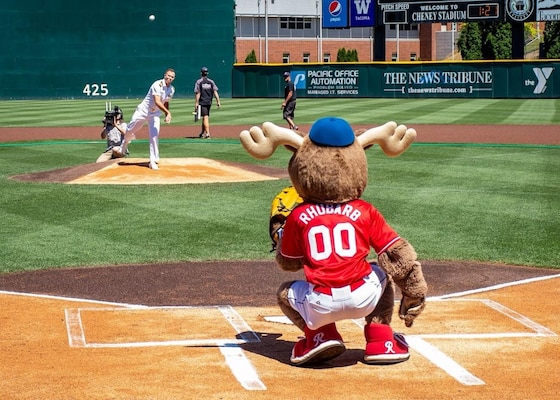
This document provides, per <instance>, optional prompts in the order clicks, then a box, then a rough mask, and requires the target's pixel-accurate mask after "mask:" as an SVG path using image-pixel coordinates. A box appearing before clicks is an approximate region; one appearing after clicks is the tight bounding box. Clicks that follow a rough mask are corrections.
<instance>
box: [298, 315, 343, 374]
mask: <svg viewBox="0 0 560 400" xmlns="http://www.w3.org/2000/svg"><path fill="white" fill-rule="evenodd" d="M345 350H346V347H345V346H344V342H343V341H342V337H341V336H340V334H339V333H338V331H337V330H336V326H335V324H334V323H333V324H328V325H325V326H322V327H320V328H319V329H317V330H312V329H309V328H307V327H305V337H304V338H302V339H301V340H299V341H298V342H297V343H296V344H295V345H294V348H293V350H292V356H291V357H290V361H291V362H292V364H295V365H303V364H317V363H320V362H324V361H328V360H332V359H333V358H335V357H338V356H339V355H341V354H342V353H344V351H345Z"/></svg>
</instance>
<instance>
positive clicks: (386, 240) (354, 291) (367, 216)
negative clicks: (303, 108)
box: [240, 117, 427, 365]
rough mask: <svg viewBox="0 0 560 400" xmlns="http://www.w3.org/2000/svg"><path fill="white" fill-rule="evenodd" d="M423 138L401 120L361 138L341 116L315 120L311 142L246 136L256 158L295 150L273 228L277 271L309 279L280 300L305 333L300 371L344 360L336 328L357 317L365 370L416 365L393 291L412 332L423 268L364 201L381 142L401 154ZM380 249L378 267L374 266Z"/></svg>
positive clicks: (267, 133)
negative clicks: (398, 326) (369, 155)
mask: <svg viewBox="0 0 560 400" xmlns="http://www.w3.org/2000/svg"><path fill="white" fill-rule="evenodd" d="M415 137H416V131H415V130H414V129H407V128H406V127H405V126H402V125H401V126H397V124H396V123H394V122H388V123H386V124H385V125H383V126H379V127H376V128H372V129H369V130H367V131H365V132H363V133H362V134H360V135H358V136H356V134H355V133H354V131H353V130H352V128H351V126H350V125H349V124H348V123H347V122H346V121H344V120H343V119H340V118H335V117H328V118H322V119H320V120H318V121H316V122H315V123H314V124H313V126H312V127H311V130H310V132H309V134H308V135H307V136H300V135H299V134H298V133H296V132H294V131H291V130H289V129H286V128H282V127H279V126H276V125H274V124H272V123H269V122H265V123H264V124H263V126H262V129H261V128H260V127H256V126H255V127H252V128H251V130H250V131H243V132H241V134H240V140H241V143H242V144H243V146H244V147H245V149H246V150H247V152H248V153H249V154H251V155H252V156H254V157H255V158H258V159H265V158H267V157H270V156H271V155H272V154H273V153H274V151H275V149H276V148H277V147H278V146H281V145H283V146H285V147H286V148H287V149H289V150H291V151H292V152H293V155H292V157H291V159H290V161H289V164H288V171H289V175H290V179H291V182H292V185H293V188H286V189H284V190H283V191H282V192H281V193H280V194H279V195H278V196H277V197H276V198H275V199H274V201H273V205H272V213H271V220H270V225H269V228H270V236H271V239H272V240H273V249H274V250H275V251H276V262H277V264H278V266H279V267H280V268H281V269H283V270H286V271H298V270H300V269H303V271H304V273H305V280H294V281H289V282H284V283H283V284H282V285H281V286H280V288H279V289H278V292H277V298H278V304H279V306H280V309H281V310H282V312H283V313H284V314H285V315H286V316H287V317H288V318H289V319H290V320H291V321H292V322H293V323H294V324H295V325H296V326H297V327H298V328H300V329H301V330H302V332H303V333H304V335H305V336H304V337H303V338H302V339H301V340H299V341H298V342H296V343H295V345H294V347H293V350H292V354H291V357H290V360H291V362H292V363H293V364H295V365H308V364H317V363H321V362H326V361H328V360H330V359H333V358H335V357H337V356H338V355H340V354H342V353H343V352H344V351H345V349H346V347H345V345H344V340H343V338H342V337H341V335H340V333H339V332H338V330H337V328H336V322H337V321H340V320H345V319H358V318H364V337H365V350H364V355H363V360H364V362H365V363H367V364H394V363H399V362H402V361H406V360H408V358H409V357H410V354H409V352H408V345H407V343H406V340H405V338H404V336H403V335H402V334H399V333H395V332H393V329H392V327H391V322H392V321H391V319H392V315H393V308H394V284H396V285H397V286H399V288H400V289H401V292H402V298H401V301H400V306H399V317H400V318H401V319H402V320H403V321H404V324H405V326H406V327H409V328H410V327H411V326H412V324H413V322H414V319H415V318H416V317H417V316H418V315H419V314H420V313H421V312H422V311H423V310H424V307H425V297H426V293H427V285H426V282H425V280H424V276H423V273H422V266H421V264H420V263H419V262H418V261H417V255H416V252H415V250H414V248H413V247H412V245H411V244H410V243H409V242H408V241H407V240H406V239H404V238H402V237H400V236H399V235H398V234H397V232H395V230H394V229H393V228H392V227H391V226H390V225H389V224H388V223H387V222H386V220H385V218H384V217H383V215H382V214H381V213H380V212H379V211H378V210H377V209H376V208H375V207H374V206H373V205H372V204H370V203H368V202H366V201H365V200H362V199H361V195H362V193H363V191H364V189H365V187H366V185H367V181H368V165H367V160H366V156H365V149H368V148H370V147H371V146H372V145H373V144H378V145H379V146H380V147H381V149H382V150H383V151H384V153H385V154H387V155H389V156H397V155H399V154H401V153H402V152H404V151H405V150H406V149H407V148H408V147H409V145H410V144H411V143H412V142H413V141H414V139H415ZM300 196H301V197H300ZM372 248H373V250H374V251H375V252H376V253H377V262H373V261H372V262H370V261H368V260H367V257H368V255H369V252H370V249H372Z"/></svg>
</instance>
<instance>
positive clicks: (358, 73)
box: [232, 60, 560, 98]
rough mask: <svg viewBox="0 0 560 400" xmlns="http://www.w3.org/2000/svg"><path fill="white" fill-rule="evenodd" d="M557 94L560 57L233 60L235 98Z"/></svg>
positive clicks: (558, 94) (539, 96)
mask: <svg viewBox="0 0 560 400" xmlns="http://www.w3.org/2000/svg"><path fill="white" fill-rule="evenodd" d="M284 71H290V75H291V79H292V81H293V82H294V83H295V85H296V89H297V96H298V97H300V98H303V97H341V98H348V97H376V98H383V97H388V98H396V97H403V98H414V97H421V98H429V97H448V98H559V97H560V60H552V61H550V60H547V61H535V60H531V61H492V62H482V61H478V62H453V63H449V62H411V63H400V62H399V63H394V62H392V63H386V62H383V63H356V64H347V63H337V64H334V63H329V64H289V65H286V64H284V65H282V64H276V65H267V66H265V65H260V64H259V65H256V64H236V65H234V69H233V83H232V85H233V86H232V92H233V93H232V94H233V97H283V96H284V86H285V83H284V81H283V78H282V73H283V72H284Z"/></svg>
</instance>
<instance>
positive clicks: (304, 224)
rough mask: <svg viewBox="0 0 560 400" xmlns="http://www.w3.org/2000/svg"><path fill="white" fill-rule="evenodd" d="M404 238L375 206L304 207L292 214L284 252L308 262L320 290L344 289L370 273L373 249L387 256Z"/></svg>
mask: <svg viewBox="0 0 560 400" xmlns="http://www.w3.org/2000/svg"><path fill="white" fill-rule="evenodd" d="M399 239H400V237H399V236H398V235H397V233H396V232H395V231H394V230H393V228H391V226H389V224H388V223H387V222H386V221H385V218H383V215H381V213H380V212H379V211H378V210H377V209H376V208H375V207H374V206H373V205H371V204H370V203H368V202H366V201H364V200H361V199H357V200H352V201H349V202H347V203H343V204H315V203H307V202H305V203H302V204H300V205H299V206H297V207H296V208H295V209H294V210H293V211H292V212H291V213H290V215H289V216H288V219H287V220H286V224H285V226H284V233H283V235H282V247H281V249H280V252H281V254H282V255H283V256H284V257H287V258H303V265H304V272H305V277H306V279H307V281H308V282H310V283H314V284H316V285H319V286H327V287H342V286H346V285H349V284H351V283H353V282H356V281H357V280H358V279H360V278H362V277H364V276H366V275H368V274H370V273H371V266H370V265H369V262H368V261H367V257H368V255H369V251H370V248H372V247H373V249H374V250H375V251H376V252H377V254H379V253H383V252H384V251H386V250H387V248H388V247H390V246H391V245H392V244H393V243H395V242H396V241H397V240H399Z"/></svg>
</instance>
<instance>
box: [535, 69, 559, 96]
mask: <svg viewBox="0 0 560 400" xmlns="http://www.w3.org/2000/svg"><path fill="white" fill-rule="evenodd" d="M552 71H554V68H552V67H548V68H533V72H534V73H535V76H536V77H537V86H535V90H533V93H534V94H543V93H544V92H545V91H546V84H547V82H548V78H550V76H551V75H552Z"/></svg>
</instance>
